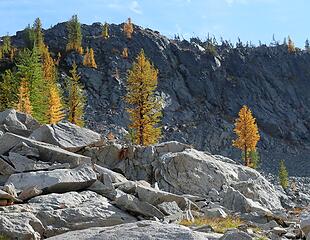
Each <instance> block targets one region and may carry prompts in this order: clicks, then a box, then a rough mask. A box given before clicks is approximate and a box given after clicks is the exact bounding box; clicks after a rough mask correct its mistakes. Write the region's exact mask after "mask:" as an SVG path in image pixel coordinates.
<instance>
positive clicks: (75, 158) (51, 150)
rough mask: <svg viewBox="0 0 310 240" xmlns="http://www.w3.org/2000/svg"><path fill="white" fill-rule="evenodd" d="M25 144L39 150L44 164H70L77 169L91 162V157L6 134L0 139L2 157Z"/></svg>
mask: <svg viewBox="0 0 310 240" xmlns="http://www.w3.org/2000/svg"><path fill="white" fill-rule="evenodd" d="M23 143H24V144H26V145H27V146H29V147H30V148H35V149H37V151H38V155H39V159H40V160H42V161H44V162H50V163H54V162H58V163H69V164H70V166H71V167H76V166H78V165H80V164H82V163H90V162H91V159H90V158H89V157H85V156H82V155H79V154H76V153H72V152H69V151H67V150H64V149H61V148H60V147H57V146H54V145H51V144H47V143H42V142H38V141H36V140H33V139H30V138H26V137H22V136H18V135H16V134H12V133H5V134H4V135H3V136H2V137H0V155H2V154H8V152H9V151H11V150H12V149H14V147H16V146H20V145H21V144H23ZM13 151H14V150H13Z"/></svg>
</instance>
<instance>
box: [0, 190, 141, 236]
mask: <svg viewBox="0 0 310 240" xmlns="http://www.w3.org/2000/svg"><path fill="white" fill-rule="evenodd" d="M0 212H1V214H0V219H5V221H2V222H1V221H0V233H2V232H1V229H5V228H7V227H8V226H9V227H10V228H9V229H10V233H11V235H10V236H14V237H15V236H18V235H17V234H18V233H19V231H21V227H22V226H23V224H20V225H19V223H18V222H17V220H15V219H21V221H22V222H23V223H24V224H26V223H28V222H29V224H32V223H36V222H38V223H40V226H41V228H33V229H30V228H29V229H22V231H23V234H28V235H29V236H30V235H31V234H32V235H34V234H36V236H38V237H37V238H30V237H29V238H19V239H29V240H30V239H42V238H46V237H51V236H55V235H57V234H62V233H65V232H67V231H74V230H80V229H87V228H91V227H104V226H113V225H116V224H123V223H129V222H135V221H137V220H136V218H134V217H132V216H130V215H129V214H127V213H126V212H124V211H122V210H120V209H118V208H117V207H115V206H113V205H111V204H110V203H109V201H108V200H107V199H106V198H105V197H102V196H100V195H98V194H96V193H94V192H91V191H84V192H80V193H78V192H67V193H63V194H57V193H52V194H48V195H41V196H37V197H34V198H32V199H30V200H29V202H28V203H25V204H18V205H13V206H9V207H2V208H1V207H0ZM33 215H35V216H36V217H35V220H33ZM9 221H15V222H14V223H12V224H11V226H10V225H8V222H9ZM20 226H21V227H20ZM42 226H43V227H42ZM42 229H43V230H42ZM14 234H15V235H14ZM32 235H31V236H32ZM77 239H79V238H77Z"/></svg>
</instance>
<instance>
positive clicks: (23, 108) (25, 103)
mask: <svg viewBox="0 0 310 240" xmlns="http://www.w3.org/2000/svg"><path fill="white" fill-rule="evenodd" d="M29 92H30V91H29V87H28V82H27V80H26V79H24V78H23V79H21V82H20V87H19V93H18V103H17V106H16V108H17V111H19V112H23V113H26V114H29V115H31V114H32V106H31V103H30V94H29Z"/></svg>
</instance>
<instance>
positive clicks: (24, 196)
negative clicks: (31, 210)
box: [18, 186, 43, 201]
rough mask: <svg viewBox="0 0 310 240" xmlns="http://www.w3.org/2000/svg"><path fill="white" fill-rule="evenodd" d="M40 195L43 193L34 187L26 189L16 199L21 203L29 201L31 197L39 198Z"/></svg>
mask: <svg viewBox="0 0 310 240" xmlns="http://www.w3.org/2000/svg"><path fill="white" fill-rule="evenodd" d="M42 193H43V191H42V190H41V189H39V188H38V187H36V186H35V187H29V188H26V189H25V190H23V191H22V192H21V193H20V194H19V195H18V198H19V199H20V200H22V201H26V200H29V199H31V198H33V197H36V196H39V195H41V194H42Z"/></svg>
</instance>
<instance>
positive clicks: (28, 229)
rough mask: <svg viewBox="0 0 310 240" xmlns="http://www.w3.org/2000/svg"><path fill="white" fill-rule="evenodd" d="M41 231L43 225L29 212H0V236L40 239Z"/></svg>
mask: <svg viewBox="0 0 310 240" xmlns="http://www.w3.org/2000/svg"><path fill="white" fill-rule="evenodd" d="M43 232H44V226H43V225H42V223H41V221H40V220H39V219H38V218H37V217H36V216H35V214H33V213H31V212H18V213H16V212H11V213H1V214H0V236H1V235H2V236H5V237H7V239H21V240H40V239H41V236H42V234H43ZM4 239H6V238H4Z"/></svg>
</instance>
